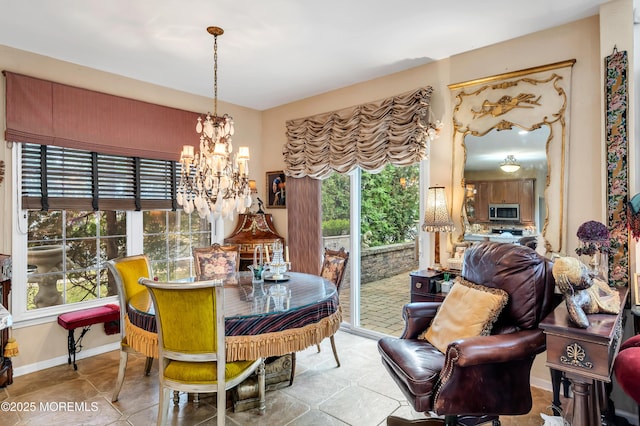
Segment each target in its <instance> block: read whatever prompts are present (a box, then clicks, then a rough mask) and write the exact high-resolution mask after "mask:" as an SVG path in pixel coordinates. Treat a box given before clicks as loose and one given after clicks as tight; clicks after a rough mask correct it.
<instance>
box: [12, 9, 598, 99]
mask: <svg viewBox="0 0 640 426" xmlns="http://www.w3.org/2000/svg"><path fill="white" fill-rule="evenodd" d="M606 1H607V0H561V1H559V0H536V1H530V0H484V1H479V0H457V1H451V0H449V1H435V0H396V1H394V2H390V1H388V0H323V1H318V0H313V1H312V0H269V1H264V0H189V1H184V0H107V1H105V0H99V1H98V0H56V1H51V0H28V1H16V0H0V10H1V11H2V13H1V14H0V44H1V45H6V46H10V47H14V48H18V49H22V50H26V51H30V52H35V53H38V54H41V55H45V56H49V57H53V58H57V59H61V60H64V61H69V62H72V63H76V64H80V65H84V66H88V67H91V68H95V69H99V70H103V71H107V72H111V73H115V74H119V75H123V76H126V77H131V78H134V79H137V80H142V81H146V82H150V83H154V84H158V85H160V86H166V87H170V88H174V89H178V90H181V91H185V92H189V93H194V94H198V95H204V96H210V97H211V96H213V37H212V36H211V35H209V34H208V33H207V32H206V28H207V27H208V26H211V25H216V26H219V27H222V28H223V29H224V30H225V34H224V35H223V36H221V37H219V38H218V98H219V99H220V100H222V101H226V102H230V103H234V104H237V105H241V106H245V107H249V108H254V109H258V110H264V109H268V108H271V107H274V106H278V105H282V104H285V103H289V102H292V101H295V100H298V99H303V98H306V97H309V96H313V95H317V94H319V93H324V92H327V91H330V90H333V89H338V88H340V87H345V86H349V85H352V84H354V83H358V82H362V81H366V80H370V79H373V78H376V77H379V76H383V75H386V74H390V73H393V72H398V71H402V70H405V69H408V68H413V67H416V66H418V65H422V64H425V63H428V62H431V61H435V60H439V59H443V58H447V57H449V56H452V55H455V54H458V53H462V52H465V51H469V50H473V49H477V48H480V47H483V46H487V45H490V44H494V43H497V42H500V41H503V40H507V39H511V38H514V37H518V36H521V35H524V34H528V33H531V32H535V31H539V30H543V29H546V28H551V27H554V26H558V25H561V24H564V23H567V22H571V21H575V20H578V19H582V18H585V17H587V16H591V15H595V14H597V13H598V6H599V5H600V4H602V3H605V2H606Z"/></svg>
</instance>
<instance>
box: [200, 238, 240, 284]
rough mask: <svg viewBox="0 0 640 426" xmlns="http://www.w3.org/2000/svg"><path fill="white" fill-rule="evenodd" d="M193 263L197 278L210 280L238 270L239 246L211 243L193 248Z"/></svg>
mask: <svg viewBox="0 0 640 426" xmlns="http://www.w3.org/2000/svg"><path fill="white" fill-rule="evenodd" d="M193 264H194V267H195V270H196V277H197V279H199V280H211V279H215V278H222V277H223V276H226V275H229V274H234V273H236V272H238V271H239V270H240V247H238V246H237V245H224V246H223V245H220V244H217V243H216V244H213V245H211V246H209V247H199V248H194V249H193Z"/></svg>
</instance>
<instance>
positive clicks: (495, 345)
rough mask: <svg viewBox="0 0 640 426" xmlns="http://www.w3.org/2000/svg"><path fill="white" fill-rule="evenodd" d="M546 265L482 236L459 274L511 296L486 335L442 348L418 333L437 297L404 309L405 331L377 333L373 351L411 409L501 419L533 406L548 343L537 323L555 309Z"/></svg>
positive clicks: (529, 252) (453, 419)
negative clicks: (536, 374)
mask: <svg viewBox="0 0 640 426" xmlns="http://www.w3.org/2000/svg"><path fill="white" fill-rule="evenodd" d="M551 269H552V263H551V261H550V260H548V259H546V258H544V257H542V256H540V255H539V254H537V253H536V252H535V251H534V250H533V249H531V248H529V247H525V246H520V245H515V244H503V243H494V242H483V243H479V244H475V245H473V246H471V247H470V248H468V249H467V250H466V252H465V256H464V260H463V264H462V277H463V278H464V279H466V280H468V281H471V282H473V283H476V284H479V285H483V286H486V287H493V288H500V289H503V290H504V291H506V292H507V293H508V294H509V301H508V303H507V305H506V306H505V308H504V309H503V310H502V312H501V313H500V315H499V317H498V319H497V320H496V322H495V324H494V326H493V328H492V331H491V335H489V336H477V337H470V338H465V339H459V340H456V341H453V342H451V343H450V344H449V346H448V347H447V350H446V352H445V353H442V352H440V351H438V349H436V348H435V347H434V346H432V345H431V344H430V343H429V342H428V341H426V340H422V339H418V335H419V334H420V333H422V332H423V331H424V330H425V329H426V328H427V327H428V326H429V325H430V323H431V321H432V320H433V318H434V316H435V314H436V312H437V310H438V308H439V307H440V305H441V302H417V303H410V304H408V305H406V306H405V307H404V309H403V317H404V319H405V323H406V324H405V330H404V332H403V334H402V336H401V337H400V338H393V337H384V338H382V339H380V341H379V342H378V349H379V352H380V354H381V356H382V363H383V365H384V366H385V368H386V369H387V370H388V372H389V373H390V374H391V376H392V377H393V379H394V381H395V382H396V383H397V384H398V386H399V387H400V389H401V390H402V392H403V393H404V395H405V396H406V397H407V399H408V401H409V403H410V404H411V405H412V406H413V408H414V409H415V410H416V411H421V412H425V413H426V412H429V411H433V412H435V413H436V414H438V415H444V416H445V422H446V423H447V424H457V423H458V422H460V423H461V424H477V423H478V422H486V421H488V420H494V424H499V420H498V416H499V415H520V414H526V413H528V412H529V411H530V410H531V406H532V398H531V390H530V381H529V376H530V370H531V365H532V364H533V360H534V359H535V356H536V355H537V354H539V353H541V352H543V351H544V350H545V347H546V346H545V336H544V334H543V332H542V330H541V329H539V328H538V323H539V322H540V321H541V320H542V319H543V318H544V317H545V316H546V315H547V314H548V313H549V312H550V311H551V310H552V309H553V307H554V302H553V293H554V288H555V282H554V279H553V275H552V273H551ZM396 420H397V419H396ZM389 424H391V420H390V423H389ZM395 424H401V423H397V422H395ZM408 424H409V423H408ZM410 424H415V421H414V422H410Z"/></svg>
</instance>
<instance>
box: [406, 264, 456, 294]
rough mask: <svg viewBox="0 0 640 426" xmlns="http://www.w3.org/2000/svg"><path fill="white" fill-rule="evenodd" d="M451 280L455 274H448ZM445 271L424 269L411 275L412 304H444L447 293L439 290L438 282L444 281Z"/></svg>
mask: <svg viewBox="0 0 640 426" xmlns="http://www.w3.org/2000/svg"><path fill="white" fill-rule="evenodd" d="M448 273H449V274H450V275H451V278H453V277H454V274H452V273H450V272H448ZM444 274H445V271H435V270H432V269H422V270H419V271H413V272H410V273H409V276H410V277H411V290H410V292H411V302H442V301H443V300H444V298H445V297H447V293H442V292H441V291H440V290H439V289H438V288H437V281H440V280H443V279H444Z"/></svg>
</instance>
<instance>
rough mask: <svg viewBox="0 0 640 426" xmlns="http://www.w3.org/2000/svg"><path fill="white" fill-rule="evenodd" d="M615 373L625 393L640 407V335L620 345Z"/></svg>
mask: <svg viewBox="0 0 640 426" xmlns="http://www.w3.org/2000/svg"><path fill="white" fill-rule="evenodd" d="M613 371H614V374H615V376H616V380H617V381H618V384H619V385H620V387H621V388H622V390H623V391H624V393H626V394H627V395H629V396H630V397H631V398H632V399H633V400H634V401H635V402H636V404H638V405H640V334H638V335H636V336H633V337H630V338H629V339H627V340H625V341H624V342H623V343H622V344H621V345H620V351H619V352H618V355H617V356H616V360H615V363H614V365H613Z"/></svg>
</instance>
